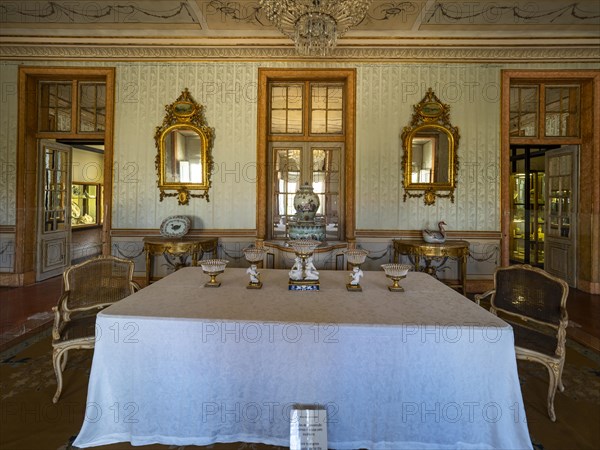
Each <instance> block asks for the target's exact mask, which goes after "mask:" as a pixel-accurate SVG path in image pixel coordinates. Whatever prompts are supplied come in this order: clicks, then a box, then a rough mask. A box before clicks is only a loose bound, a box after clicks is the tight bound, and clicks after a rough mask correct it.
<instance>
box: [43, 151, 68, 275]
mask: <svg viewBox="0 0 600 450" xmlns="http://www.w3.org/2000/svg"><path fill="white" fill-rule="evenodd" d="M38 161H39V165H38V192H37V199H38V200H37V211H38V213H37V253H36V281H41V280H45V279H47V278H50V277H54V276H57V275H60V274H62V273H63V271H64V269H65V268H66V267H67V266H68V265H69V264H70V263H71V147H69V146H68V145H63V144H58V143H56V142H53V141H48V140H40V141H39V158H38Z"/></svg>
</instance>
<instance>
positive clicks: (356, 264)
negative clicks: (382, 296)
mask: <svg viewBox="0 0 600 450" xmlns="http://www.w3.org/2000/svg"><path fill="white" fill-rule="evenodd" d="M344 253H345V254H346V260H347V261H348V264H350V266H352V272H350V283H347V284H346V289H347V290H349V291H350V292H352V291H356V292H361V291H362V287H361V285H360V278H361V277H362V276H363V271H362V270H361V269H360V265H361V264H362V263H364V262H365V259H366V258H367V255H368V254H369V252H368V251H367V250H364V249H361V248H352V249H349V250H346V251H345V252H344Z"/></svg>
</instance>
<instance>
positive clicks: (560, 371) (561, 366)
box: [558, 358, 565, 392]
mask: <svg viewBox="0 0 600 450" xmlns="http://www.w3.org/2000/svg"><path fill="white" fill-rule="evenodd" d="M564 366H565V360H564V358H563V359H562V360H561V362H560V365H559V367H558V390H559V391H560V392H564V390H565V385H564V384H563V381H562V374H563V368H564Z"/></svg>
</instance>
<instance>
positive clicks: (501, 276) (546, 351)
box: [475, 265, 569, 422]
mask: <svg viewBox="0 0 600 450" xmlns="http://www.w3.org/2000/svg"><path fill="white" fill-rule="evenodd" d="M494 286H495V288H494V289H493V290H491V291H488V292H486V293H484V294H481V295H476V296H475V301H476V302H477V304H479V303H480V301H481V299H483V298H485V297H488V296H490V295H491V300H490V301H491V307H490V312H492V313H493V314H497V313H498V312H501V313H503V318H504V319H505V320H507V321H508V322H509V323H510V324H511V325H512V327H513V331H514V336H515V351H516V355H517V359H524V360H528V361H535V362H538V363H541V364H543V365H544V366H546V368H547V369H548V376H549V378H550V380H549V382H550V385H549V387H548V415H549V416H550V420H552V421H553V422H554V421H556V415H555V414H554V394H555V393H556V389H557V388H558V389H560V391H561V392H562V391H564V389H565V387H564V385H563V383H562V371H563V366H564V364H565V342H566V337H567V324H568V322H569V320H568V316H567V309H566V304H567V296H568V294H569V286H568V285H567V283H566V282H565V281H563V280H561V279H560V278H557V277H554V276H552V275H550V274H549V273H547V272H545V271H543V270H542V269H537V268H535V267H532V266H530V265H514V266H508V267H499V268H497V269H496V272H495V274H494ZM511 319H517V322H514V321H512V320H511ZM523 322H526V323H527V325H528V326H523Z"/></svg>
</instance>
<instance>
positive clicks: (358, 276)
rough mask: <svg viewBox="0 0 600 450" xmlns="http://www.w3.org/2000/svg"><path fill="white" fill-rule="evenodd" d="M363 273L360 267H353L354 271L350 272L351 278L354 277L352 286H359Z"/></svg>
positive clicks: (351, 282)
mask: <svg viewBox="0 0 600 450" xmlns="http://www.w3.org/2000/svg"><path fill="white" fill-rule="evenodd" d="M363 275H364V274H363V271H362V270H361V269H360V267H358V266H354V268H353V269H352V273H351V274H350V278H352V280H351V281H350V284H351V285H352V286H358V285H359V283H360V279H361V277H362V276H363Z"/></svg>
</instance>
